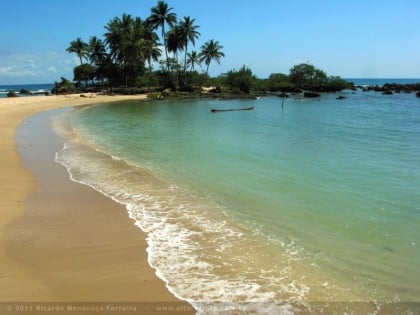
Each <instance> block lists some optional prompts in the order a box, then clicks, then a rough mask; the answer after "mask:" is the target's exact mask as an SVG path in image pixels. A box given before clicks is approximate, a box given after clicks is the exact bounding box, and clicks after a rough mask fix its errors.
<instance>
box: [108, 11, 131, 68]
mask: <svg viewBox="0 0 420 315" xmlns="http://www.w3.org/2000/svg"><path fill="white" fill-rule="evenodd" d="M133 24H134V20H133V18H132V17H131V15H129V14H123V16H122V18H119V17H115V18H114V19H112V20H111V21H110V22H109V23H108V24H107V25H106V26H105V29H106V30H107V32H106V33H105V43H106V44H107V45H108V47H109V49H110V51H111V57H112V58H113V59H114V60H115V61H117V62H118V63H119V64H120V65H122V64H124V59H125V57H124V47H123V44H124V43H126V42H127V40H128V37H129V36H130V33H131V32H132V28H133Z"/></svg>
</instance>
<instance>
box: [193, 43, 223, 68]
mask: <svg viewBox="0 0 420 315" xmlns="http://www.w3.org/2000/svg"><path fill="white" fill-rule="evenodd" d="M222 48H223V46H222V45H220V44H219V42H218V41H215V40H214V39H212V40H209V41H207V42H206V43H205V44H204V45H203V46H201V52H200V55H199V56H200V62H203V61H204V63H205V64H206V65H207V69H206V74H208V73H209V66H210V63H211V62H212V60H216V61H217V63H218V64H220V58H222V57H224V56H225V54H224V53H223V52H222V51H221V49H222Z"/></svg>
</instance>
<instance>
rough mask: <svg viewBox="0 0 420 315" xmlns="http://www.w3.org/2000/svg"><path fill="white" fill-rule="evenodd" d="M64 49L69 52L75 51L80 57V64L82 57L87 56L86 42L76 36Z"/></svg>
mask: <svg viewBox="0 0 420 315" xmlns="http://www.w3.org/2000/svg"><path fill="white" fill-rule="evenodd" d="M66 50H67V51H68V52H69V53H75V54H76V55H77V56H78V57H79V58H80V64H81V65H82V64H83V58H84V57H86V56H87V52H88V44H86V43H85V42H84V41H83V40H82V39H81V38H80V37H78V38H77V39H76V40H73V41H72V42H71V43H70V46H69V47H68V48H67V49H66Z"/></svg>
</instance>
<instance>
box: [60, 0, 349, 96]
mask: <svg viewBox="0 0 420 315" xmlns="http://www.w3.org/2000/svg"><path fill="white" fill-rule="evenodd" d="M198 29H199V26H198V25H196V20H195V19H193V18H191V17H189V16H185V17H183V19H178V16H177V14H176V13H175V12H173V8H171V7H169V6H168V4H167V3H166V2H165V1H158V2H157V4H156V6H154V7H152V8H151V9H150V16H149V17H147V18H146V19H142V18H140V17H132V16H131V15H129V14H123V15H122V16H121V17H115V18H113V19H111V20H110V21H109V23H108V24H107V25H105V33H104V35H103V36H104V38H103V39H101V38H98V37H97V36H92V37H90V39H89V41H88V42H84V41H83V40H82V39H81V38H80V37H79V38H77V39H76V40H73V41H72V42H71V43H70V46H69V47H68V48H67V51H68V52H69V53H75V54H76V55H77V56H78V58H79V61H80V65H78V66H76V67H75V68H74V81H76V82H78V83H77V84H78V85H80V86H81V87H83V84H82V82H84V87H87V86H88V85H89V82H90V85H91V86H96V87H98V86H99V87H101V88H105V87H118V86H124V87H145V88H146V89H147V90H150V89H151V88H152V87H155V88H159V89H167V88H170V89H172V90H180V91H188V92H191V91H194V90H196V89H200V88H201V86H203V85H213V86H217V91H221V90H222V89H225V90H228V92H229V93H234V94H238V93H246V94H249V93H252V92H253V91H262V92H266V91H271V92H294V91H297V90H300V89H304V90H312V91H318V92H323V91H338V90H342V89H344V88H349V87H350V86H349V83H348V82H346V81H345V80H343V79H341V78H340V77H334V76H327V74H326V73H325V72H324V71H322V70H320V69H317V68H315V67H314V66H313V65H310V64H306V63H303V64H300V65H296V66H294V67H292V68H291V69H290V73H289V75H286V74H281V73H272V74H271V75H270V76H269V77H268V78H267V79H258V78H257V77H256V76H255V75H254V74H253V73H252V70H251V69H250V68H248V67H246V66H245V65H244V66H243V67H242V68H240V69H239V70H235V69H233V70H230V71H228V72H227V73H224V74H221V75H219V76H218V77H216V78H211V77H209V75H208V71H209V67H210V65H211V63H212V62H217V63H219V64H220V61H221V59H222V58H223V57H225V54H224V53H223V51H222V49H223V46H222V45H221V44H220V43H219V42H218V41H217V40H214V39H211V40H208V41H207V42H205V43H204V44H203V45H202V46H201V47H200V50H199V51H196V50H194V49H193V48H192V47H195V43H196V40H197V39H198V38H199V37H200V36H201V34H200V32H199V31H198ZM155 64H158V65H159V69H157V70H154V69H153V65H155ZM201 65H204V69H205V71H203V72H201V73H199V72H198V71H197V67H198V66H201ZM71 89H74V86H73V85H72V83H71V82H70V81H69V80H67V79H65V78H62V79H61V82H59V83H58V82H56V84H55V90H56V92H60V91H62V92H68V91H69V90H71Z"/></svg>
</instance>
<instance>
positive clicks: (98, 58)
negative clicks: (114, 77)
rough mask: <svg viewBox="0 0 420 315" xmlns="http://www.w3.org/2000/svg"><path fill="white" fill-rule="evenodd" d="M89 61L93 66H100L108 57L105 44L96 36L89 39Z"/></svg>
mask: <svg viewBox="0 0 420 315" xmlns="http://www.w3.org/2000/svg"><path fill="white" fill-rule="evenodd" d="M88 51H89V56H88V57H89V60H90V62H91V63H92V64H94V65H96V66H98V65H100V64H102V63H103V62H104V60H105V57H106V50H105V44H104V42H103V41H102V40H101V39H99V38H98V37H96V36H92V37H91V38H90V39H89V44H88Z"/></svg>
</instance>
